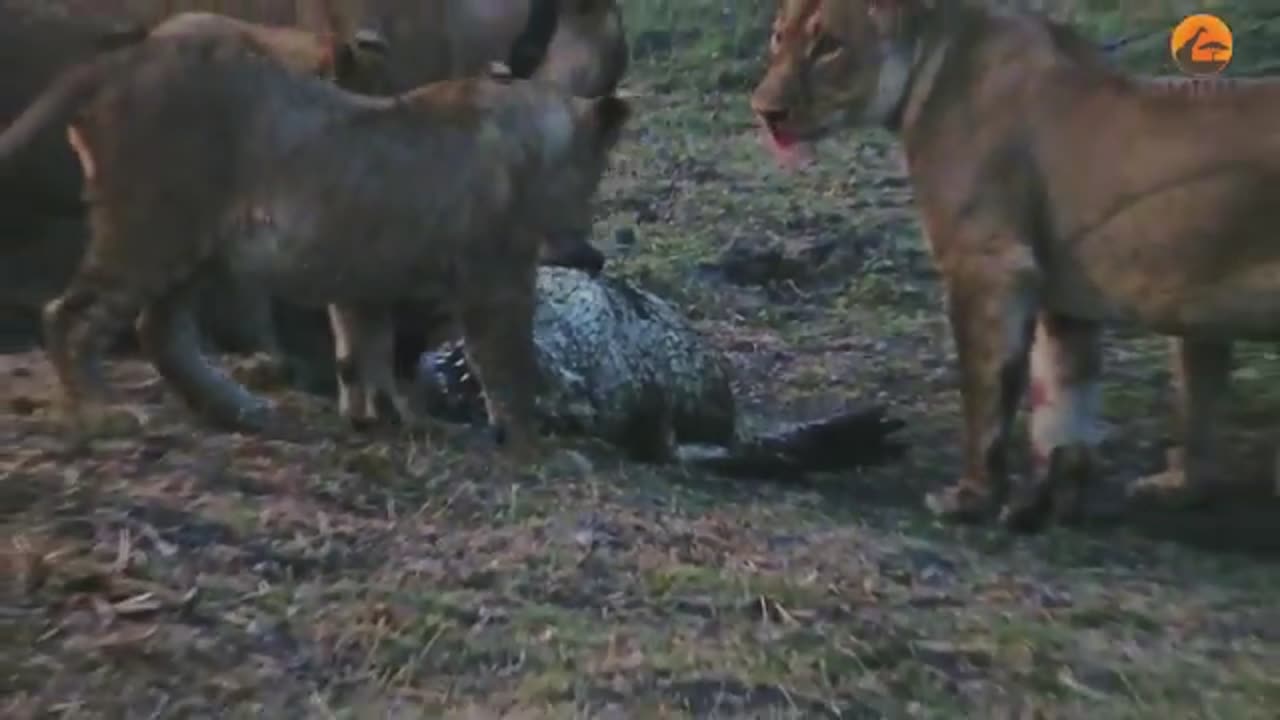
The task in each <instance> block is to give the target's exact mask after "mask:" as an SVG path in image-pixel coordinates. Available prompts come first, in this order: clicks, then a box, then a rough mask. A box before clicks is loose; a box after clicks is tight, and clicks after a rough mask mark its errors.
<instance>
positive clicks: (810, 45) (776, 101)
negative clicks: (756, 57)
mask: <svg viewBox="0 0 1280 720" xmlns="http://www.w3.org/2000/svg"><path fill="white" fill-rule="evenodd" d="M936 2H937V0H778V11H777V15H776V16H775V18H774V22H773V34H772V37H771V38H770V41H769V65H768V68H767V70H766V71H765V75H764V77H763V78H762V79H761V80H760V83H759V84H758V85H757V86H756V89H755V91H754V92H753V93H752V94H751V109H752V110H753V111H754V112H755V114H756V116H757V117H758V118H759V120H760V122H761V124H762V125H763V126H764V128H765V130H767V132H768V136H769V139H770V140H771V143H772V145H773V147H774V149H775V150H776V151H777V152H778V153H780V154H781V155H783V156H786V155H789V154H790V153H792V152H794V151H796V150H799V149H802V148H803V147H804V146H805V145H806V144H807V143H808V142H810V141H813V140H817V139H818V138H820V137H822V136H824V135H827V134H828V133H830V132H832V131H834V130H837V129H839V128H842V127H852V126H883V125H886V124H888V123H890V122H892V120H893V118H894V116H895V115H896V114H897V112H898V110H899V108H900V107H901V105H902V102H903V100H904V96H905V94H906V91H907V86H908V78H909V75H910V70H911V66H912V61H913V54H914V51H915V47H914V45H915V43H914V42H913V38H915V37H916V36H917V30H918V25H919V23H920V21H921V20H922V19H923V18H924V17H925V15H926V14H927V13H929V12H930V11H931V10H932V9H933V8H934V6H935V5H936Z"/></svg>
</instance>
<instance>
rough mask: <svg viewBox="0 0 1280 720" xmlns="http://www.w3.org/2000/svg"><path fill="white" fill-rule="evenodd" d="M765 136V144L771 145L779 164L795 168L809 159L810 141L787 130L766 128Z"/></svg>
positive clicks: (770, 148) (770, 147)
mask: <svg viewBox="0 0 1280 720" xmlns="http://www.w3.org/2000/svg"><path fill="white" fill-rule="evenodd" d="M764 136H765V144H766V145H768V146H769V150H770V151H772V152H773V157H774V159H775V160H777V161H778V164H779V165H782V166H783V167H787V168H795V167H797V166H799V165H802V164H804V162H805V161H806V160H808V159H809V147H808V143H805V142H803V141H801V140H800V138H798V137H796V136H795V135H792V134H790V133H788V132H786V131H785V130H766V131H765V133H764Z"/></svg>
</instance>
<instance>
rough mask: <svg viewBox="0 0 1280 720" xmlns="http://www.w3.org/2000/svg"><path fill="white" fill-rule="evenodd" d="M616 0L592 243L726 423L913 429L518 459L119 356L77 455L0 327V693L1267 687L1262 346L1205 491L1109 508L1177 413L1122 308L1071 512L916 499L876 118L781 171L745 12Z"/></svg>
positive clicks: (797, 702) (1157, 697)
mask: <svg viewBox="0 0 1280 720" xmlns="http://www.w3.org/2000/svg"><path fill="white" fill-rule="evenodd" d="M651 4H652V3H651ZM766 4H767V3H766ZM768 5H771V4H768ZM647 7H648V6H646V5H644V4H643V3H638V4H637V5H635V6H634V8H635V9H634V10H633V9H632V6H630V5H629V6H628V13H629V15H628V29H629V30H630V32H631V34H632V37H633V38H634V41H633V46H634V47H633V50H634V52H635V54H636V58H637V61H636V66H635V69H634V71H633V75H632V78H631V79H630V80H629V82H628V83H627V85H628V89H629V90H631V91H632V92H634V93H636V94H637V95H638V97H637V99H636V101H635V102H636V103H637V107H638V110H639V111H638V112H637V115H636V121H635V123H634V125H633V126H632V127H631V128H630V129H629V131H628V133H627V137H626V139H625V140H624V142H623V145H622V146H621V147H620V151H619V156H618V158H617V161H616V162H615V165H614V168H613V170H612V172H611V174H610V177H609V179H608V181H607V182H606V186H605V188H604V191H603V193H602V212H601V218H600V221H599V223H598V225H597V230H598V232H599V237H600V244H601V245H602V247H603V248H604V249H606V250H607V251H608V252H609V253H610V255H611V260H610V263H611V269H610V272H616V273H619V274H622V275H625V276H627V277H630V278H633V279H634V280H635V281H636V282H639V283H641V284H643V285H644V286H645V287H647V288H650V289H652V290H654V291H656V292H658V293H660V294H663V295H665V296H667V297H670V298H672V299H674V300H676V301H677V302H679V303H680V304H681V306H682V307H684V308H685V309H686V310H687V312H688V313H689V314H690V315H691V316H692V317H693V318H695V319H696V321H697V322H698V323H699V326H700V327H702V328H703V329H704V330H705V331H706V332H707V334H708V336H709V337H710V338H712V340H713V341H714V342H716V343H718V344H719V345H720V346H721V347H722V348H723V349H724V350H725V351H726V352H727V353H728V354H729V356H730V358H731V359H732V361H733V363H734V366H735V370H736V372H737V391H738V393H739V397H740V398H741V401H742V406H743V409H744V414H745V417H746V421H747V422H748V423H749V424H750V423H765V422H769V421H771V420H775V419H778V418H785V417H803V416H808V415H813V414H816V413H818V412H821V411H822V410H823V409H825V408H828V407H830V406H832V405H834V404H838V403H841V402H846V401H848V400H851V399H861V400H869V401H880V402H885V403H888V404H889V405H890V406H891V407H892V413H893V414H894V415H895V416H897V417H901V418H903V419H904V420H906V422H907V427H906V430H905V431H904V432H903V435H904V436H905V438H904V439H906V440H907V441H908V442H910V444H911V449H910V450H909V452H908V454H907V456H906V457H905V458H904V459H903V460H902V461H899V462H896V463H893V464H890V465H885V466H883V467H879V468H874V469H867V470H863V471H859V472H849V473H842V474H836V475H830V476H821V477H811V478H790V479H782V481H779V482H776V483H747V482H731V481H727V480H723V479H718V478H714V477H709V476H704V475H699V474H696V473H692V472H686V471H682V470H679V469H675V468H658V467H651V466H641V465H633V464H626V463H622V462H620V461H618V460H616V459H614V458H612V457H611V456H610V455H609V454H608V453H607V452H604V451H602V450H600V449H598V448H592V447H590V446H582V447H579V448H578V453H577V454H576V455H568V454H562V455H561V456H559V457H558V459H557V460H556V461H554V462H550V463H548V464H547V465H546V466H544V467H539V468H533V469H527V470H517V469H513V468H512V467H510V466H507V465H505V464H504V463H503V462H501V461H500V460H499V459H497V458H496V457H495V456H494V455H493V454H492V453H490V452H487V451H484V450H482V449H475V448H470V449H468V448H460V447H451V446H428V445H427V444H426V443H424V442H423V441H422V440H421V439H420V438H414V437H410V436H407V435H404V436H402V435H397V434H395V433H392V432H390V431H388V432H384V433H381V434H374V435H358V434H355V433H353V432H350V431H347V430H345V429H344V428H343V427H342V426H341V424H340V423H338V421H337V418H336V414H335V408H334V403H333V402H332V400H329V399H324V398H317V397H313V396H304V395H301V394H297V393H291V392H287V391H282V390H276V391H273V392H272V393H271V397H272V398H273V399H274V400H275V401H276V402H278V403H279V404H280V405H281V407H282V411H283V412H285V413H287V414H288V415H289V416H290V417H292V418H295V419H296V420H297V424H298V426H299V428H300V429H301V430H300V432H299V434H298V436H297V437H295V438H293V439H290V440H271V439H266V438H260V437H249V436H241V435H235V434H228V433H220V432H215V431H212V430H209V429H206V428H204V427H202V426H201V425H199V424H198V423H197V422H196V421H194V420H193V419H192V418H191V416H190V415H189V414H188V413H187V412H186V411H185V410H183V409H182V407H181V406H180V405H179V404H178V403H177V401H176V400H175V399H174V397H173V396H172V395H171V394H169V393H167V392H166V391H165V390H164V388H163V387H162V386H161V385H159V384H157V383H156V382H154V375H153V373H152V372H151V370H150V369H149V368H148V367H147V366H145V365H143V364H140V363H138V362H136V361H131V360H128V359H120V358H117V359H115V360H114V361H113V362H112V363H111V375H112V379H113V382H114V384H115V387H117V388H120V389H121V392H122V394H123V395H124V396H125V398H126V399H127V404H128V406H129V407H131V408H133V409H134V410H135V411H136V412H137V414H138V419H139V427H138V428H137V429H135V430H133V431H131V432H128V433H125V434H124V435H122V436H121V437H118V438H116V439H113V440H109V441H107V442H104V443H102V444H101V445H100V446H99V447H98V448H97V449H96V451H95V452H94V453H93V454H92V455H91V456H89V457H85V458H77V459H71V458H68V457H67V456H66V455H65V454H64V452H63V449H62V446H61V441H60V435H59V434H58V430H57V425H56V423H55V421H54V418H53V417H52V416H51V415H50V403H51V402H52V400H53V399H54V397H55V396H54V387H53V385H52V383H51V382H50V377H49V369H48V366H47V364H46V363H45V361H44V358H43V356H42V355H41V354H40V353H39V352H38V351H28V352H23V353H13V354H8V355H0V400H2V401H3V402H2V403H0V716H3V717H28V716H30V717H64V718H114V717H129V718H135V717H137V718H144V717H156V718H175V717H183V718H186V717H208V718H214V717H217V718H238V717H271V718H294V717H298V718H304V717H305V718H313V717H314V718H387V717H397V718H401V717H402V718H419V717H459V718H462V717H470V718H489V717H512V718H541V717H548V718H562V717H603V718H612V717H672V718H675V717H699V718H702V717H726V718H727V717H778V718H783V717H788V718H789V717H795V718H822V717H831V718H863V717H867V718H875V717H890V718H900V717H901V718H905V717H920V718H926V717H937V718H956V717H975V718H983V717H991V718H999V717H1010V718H1031V717H1063V718H1151V717H1161V718H1193V717H1194V718H1204V717H1209V718H1254V717H1258V718H1261V717H1274V716H1275V713H1276V710H1275V708H1276V707H1280V680H1277V676H1276V674H1275V668H1276V667H1277V664H1278V663H1280V604H1278V603H1277V602H1276V595H1277V590H1278V589H1280V568H1278V567H1277V565H1276V563H1275V559H1276V557H1277V556H1280V534H1278V533H1276V531H1275V528H1276V527H1277V523H1276V519H1277V518H1280V512H1277V505H1278V504H1277V502H1276V501H1275V500H1274V498H1273V497H1272V493H1271V492H1270V487H1269V485H1268V484H1267V483H1268V480H1269V477H1270V470H1271V461H1270V458H1269V454H1270V452H1271V451H1272V448H1273V447H1274V437H1275V432H1276V431H1277V429H1280V428H1277V425H1278V424H1280V423H1278V422H1277V417H1278V416H1277V410H1280V397H1277V394H1276V393H1275V391H1274V388H1276V387H1280V385H1278V383H1277V381H1278V380H1280V358H1278V357H1277V354H1276V348H1275V347H1274V346H1271V345H1258V346H1253V345H1248V346H1244V347H1242V348H1241V360H1240V362H1239V369H1238V370H1237V372H1236V376H1235V381H1236V382H1235V386H1234V393H1235V395H1234V397H1233V400H1232V403H1231V416H1230V418H1229V427H1228V432H1229V434H1230V437H1231V439H1232V459H1233V460H1232V462H1233V465H1232V467H1231V468H1230V469H1229V471H1228V472H1226V473H1225V474H1226V475H1227V476H1228V477H1231V478H1235V479H1238V480H1239V484H1240V486H1241V488H1242V492H1241V498H1242V501H1241V502H1240V503H1238V504H1236V505H1235V506H1232V507H1228V508H1226V509H1223V510H1219V511H1216V512H1213V513H1208V512H1204V513H1196V514H1188V515H1178V516H1173V515H1165V516H1151V517H1116V516H1114V515H1112V514H1110V513H1107V512H1105V510H1106V509H1107V508H1108V507H1110V504H1109V503H1107V502H1105V498H1106V497H1107V493H1108V492H1110V491H1114V489H1115V488H1116V487H1118V486H1119V485H1120V483H1123V482H1125V481H1128V480H1130V479H1132V478H1134V477H1137V476H1138V475H1140V474H1143V473H1146V472H1151V471H1153V470H1155V469H1157V468H1158V467H1159V466H1160V465H1161V463H1162V448H1163V446H1164V445H1165V444H1167V442H1168V440H1169V438H1168V429H1169V427H1168V426H1169V414H1168V412H1167V406H1168V405H1167V403H1168V372H1167V370H1166V369H1165V366H1164V359H1163V350H1164V344H1163V341H1162V340H1161V339H1160V338H1155V337H1151V336H1147V335H1143V334H1141V333H1137V332H1133V331H1127V332H1117V333H1115V334H1113V335H1112V336H1111V337H1109V339H1108V347H1107V360H1106V362H1107V367H1106V373H1107V387H1106V396H1105V397H1106V405H1105V409H1106V415H1107V419H1108V421H1109V422H1110V423H1111V426H1112V431H1113V432H1112V435H1111V437H1110V439H1109V440H1108V442H1107V444H1106V445H1105V447H1104V450H1105V454H1106V462H1107V468H1106V470H1107V473H1106V475H1107V476H1106V482H1105V483H1104V489H1103V490H1102V491H1100V492H1099V497H1101V498H1103V501H1100V502H1099V504H1098V506H1099V508H1100V510H1099V512H1097V513H1095V514H1094V515H1093V516H1092V518H1091V521H1090V522H1089V523H1087V524H1086V525H1085V526H1083V527H1080V528H1074V529H1053V530H1051V531H1049V532H1047V533H1045V534H1043V535H1039V536H1035V537H1011V536H1008V535H1006V534H1005V533H1003V532H1002V531H1000V530H998V529H996V528H993V527H955V526H950V525H943V524H939V523H936V522H935V521H933V520H932V519H931V518H930V517H929V516H928V514H927V513H926V512H925V510H924V508H923V505H922V495H923V493H924V492H925V491H926V490H929V489H933V488H936V487H939V486H941V485H942V484H944V483H947V482H950V481H952V480H953V479H954V476H955V474H956V472H957V468H958V464H957V459H958V453H957V442H956V441H957V439H958V436H959V430H960V425H959V416H958V413H957V402H958V393H957V390H956V388H957V385H956V382H955V378H954V371H953V363H954V356H953V351H952V348H951V342H950V339H949V336H948V333H947V328H946V324H945V321H944V319H943V317H942V314H941V313H940V300H939V297H938V292H937V281H936V277H935V275H934V274H933V271H932V269H931V267H930V264H929V261H928V258H927V256H926V254H925V251H924V246H923V244H922V241H921V239H920V238H919V230H918V226H917V224H916V222H915V219H914V208H913V206H912V204H911V193H910V189H909V187H908V185H907V183H906V181H905V178H904V177H903V175H902V173H901V168H900V165H899V162H898V158H897V155H896V152H897V151H896V149H895V147H894V145H893V143H892V141H891V140H890V139H889V138H888V137H883V136H878V135H875V134H863V135H859V136H855V137H846V138H843V139H841V140H839V141H832V142H828V143H826V144H825V145H824V146H823V152H824V159H823V161H822V162H821V163H820V164H819V165H818V166H817V167H815V168H813V169H811V170H808V171H806V172H804V173H801V174H792V175H789V174H786V173H783V172H782V171H779V170H777V169H775V168H774V167H772V165H771V163H770V162H769V161H768V159H767V156H766V155H765V153H764V152H763V150H762V149H761V148H760V147H759V144H758V141H757V138H756V134H755V132H754V129H753V127H752V125H751V121H750V118H749V117H748V113H747V108H746V93H747V92H748V90H749V88H750V86H751V84H752V82H753V81H754V79H755V77H756V76H757V73H758V72H759V59H758V58H759V48H761V47H762V44H761V43H762V42H763V37H764V32H765V31H766V29H767V21H761V20H760V19H759V17H757V16H751V17H736V16H734V15H733V13H732V12H731V11H729V10H724V9H723V7H724V6H723V5H722V4H720V3H708V2H692V1H691V2H690V3H689V4H688V5H687V7H686V10H687V12H689V13H693V12H694V11H695V10H696V11H697V12H701V13H703V15H702V16H696V17H701V18H702V20H701V21H699V22H688V23H685V24H681V25H679V26H678V27H681V28H686V29H685V30H681V31H679V32H673V31H671V30H670V28H671V27H677V26H676V25H673V24H672V22H673V21H672V17H673V15H670V14H668V15H664V14H662V13H660V12H657V11H653V12H649V11H648V10H647V9H646V8H647ZM663 7H666V6H663ZM675 12H676V11H674V10H671V11H670V13H675ZM690 17H694V16H690ZM1153 22H1155V21H1153ZM721 27H725V28H730V29H729V30H725V31H723V32H721V31H720V30H718V29H717V28H721ZM687 28H692V29H687ZM699 28H701V29H699ZM1238 37H1241V36H1238ZM1021 447H1022V445H1021V444H1019V452H1021ZM1017 457H1018V462H1019V463H1021V462H1022V459H1021V458H1022V455H1018V456H1017Z"/></svg>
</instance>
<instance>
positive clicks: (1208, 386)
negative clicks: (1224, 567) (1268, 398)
mask: <svg viewBox="0 0 1280 720" xmlns="http://www.w3.org/2000/svg"><path fill="white" fill-rule="evenodd" d="M1171 351H1172V352H1171V355H1172V361H1173V362H1172V364H1173V368H1172V370H1173V379H1174V390H1175V393H1174V402H1175V403H1176V405H1175V408H1174V411H1175V412H1174V416H1175V419H1176V423H1177V437H1178V442H1179V443H1180V446H1177V447H1173V448H1170V449H1169V452H1168V467H1167V468H1166V469H1165V470H1164V471H1163V472H1159V473H1156V474H1155V475H1148V476H1147V477H1144V478H1140V479H1139V480H1137V481H1135V482H1134V483H1133V484H1131V485H1130V486H1129V488H1128V494H1129V498H1130V499H1131V500H1133V501H1134V502H1136V503H1138V504H1147V505H1155V506H1160V507H1165V508H1179V509H1185V508H1192V507H1196V506H1200V505H1203V504H1205V503H1206V502H1208V501H1209V500H1210V499H1211V497H1212V495H1213V494H1214V491H1215V490H1217V489H1218V488H1216V487H1215V485H1216V480H1217V479H1218V474H1219V473H1220V469H1219V464H1218V463H1219V461H1220V459H1221V434H1220V432H1219V429H1218V426H1219V424H1220V421H1221V418H1222V414H1223V412H1222V411H1223V408H1222V404H1223V403H1224V402H1225V401H1226V398H1227V392H1228V390H1229V389H1230V383H1231V355H1232V346H1231V342H1230V341H1225V342H1224V341H1213V340H1193V339H1189V338H1173V339H1172V340H1171Z"/></svg>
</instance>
